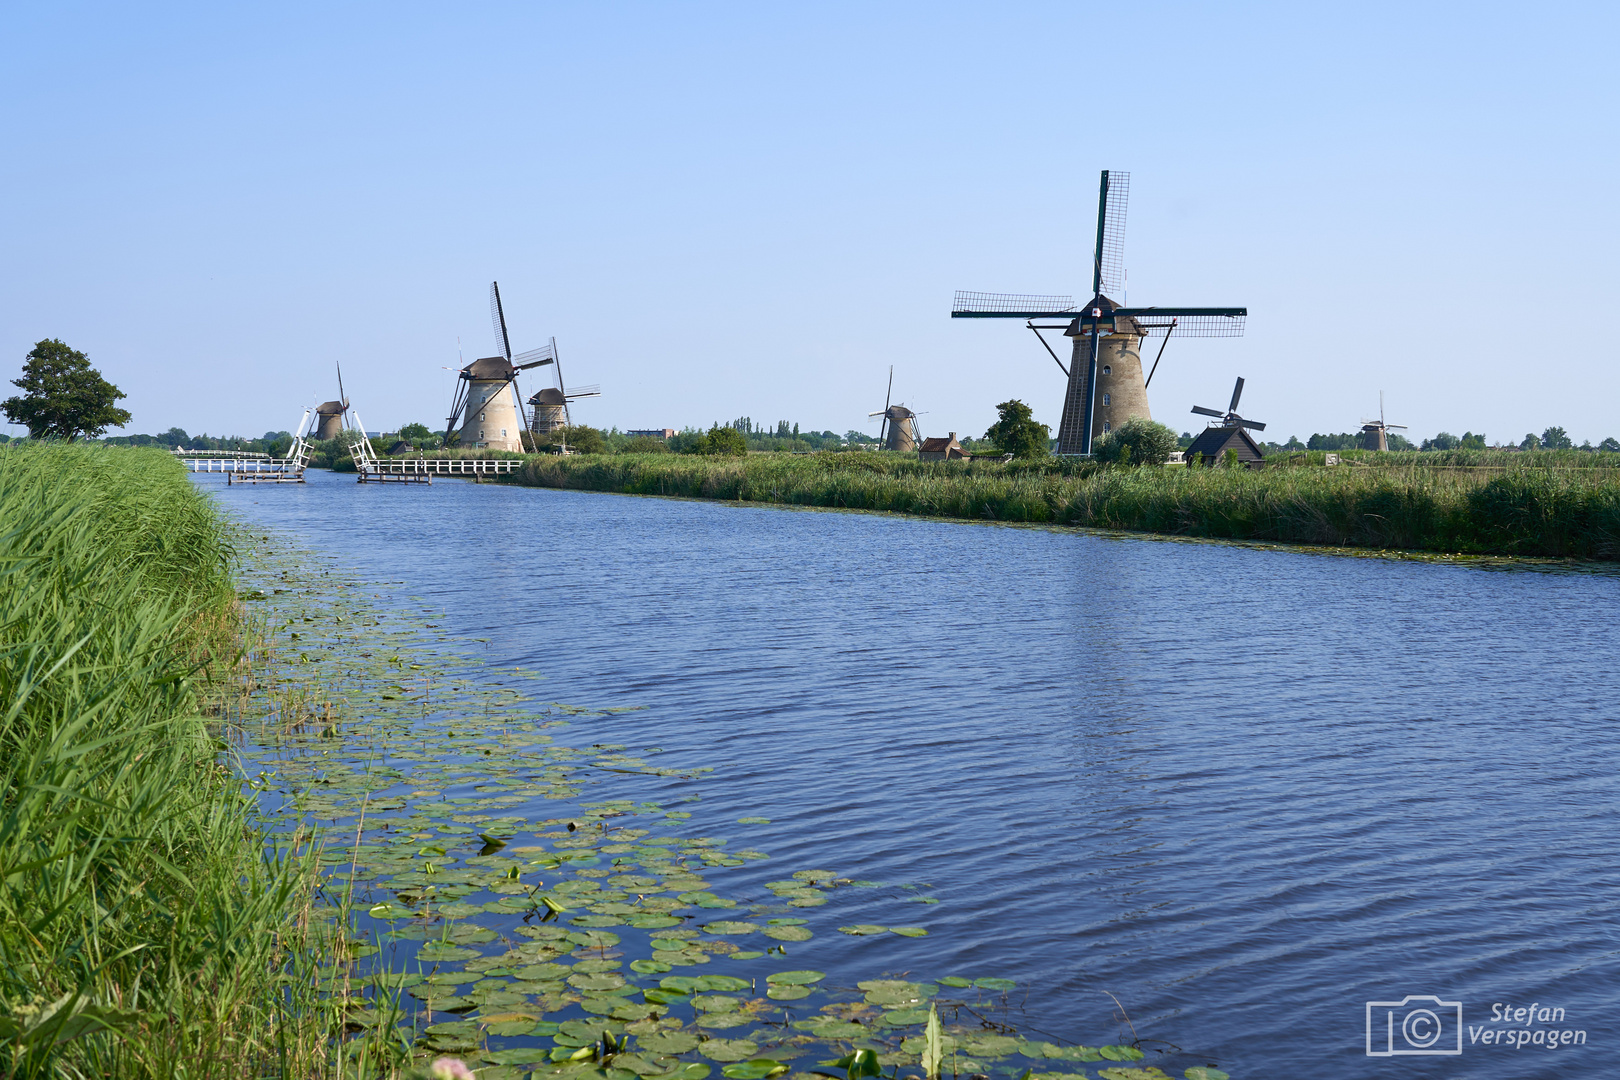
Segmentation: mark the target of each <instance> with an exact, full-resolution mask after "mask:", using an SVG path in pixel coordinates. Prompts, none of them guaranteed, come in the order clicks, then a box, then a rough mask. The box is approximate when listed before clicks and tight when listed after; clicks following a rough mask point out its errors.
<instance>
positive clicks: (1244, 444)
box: [1183, 378, 1266, 465]
mask: <svg viewBox="0 0 1620 1080" xmlns="http://www.w3.org/2000/svg"><path fill="white" fill-rule="evenodd" d="M1242 397H1243V379H1242V378H1239V379H1238V381H1237V384H1236V385H1235V386H1233V387H1232V403H1231V404H1230V405H1228V406H1227V407H1226V411H1225V412H1221V411H1220V410H1219V409H1207V408H1205V407H1204V406H1202V405H1194V406H1193V407H1192V411H1193V412H1195V413H1197V414H1199V415H1200V416H1213V417H1216V418H1217V419H1216V420H1214V421H1212V422H1211V423H1210V425H1209V426H1208V427H1206V428H1205V429H1204V430H1203V431H1202V432H1201V433H1200V434H1199V436H1198V438H1196V439H1194V440H1193V441H1192V445H1191V446H1189V447H1187V449H1186V451H1185V453H1184V454H1183V457H1184V458H1185V459H1186V461H1187V463H1188V464H1189V465H1196V464H1198V463H1199V462H1200V461H1218V460H1220V458H1221V457H1222V456H1223V455H1224V454H1225V453H1226V452H1227V451H1228V450H1232V451H1235V452H1236V453H1237V456H1238V460H1239V461H1259V460H1260V459H1261V458H1263V457H1265V456H1266V452H1265V450H1264V449H1263V448H1262V447H1261V446H1260V444H1259V443H1257V442H1255V441H1254V437H1253V436H1251V435H1250V434H1249V432H1248V431H1247V430H1245V429H1253V430H1254V431H1264V430H1266V425H1264V424H1262V423H1259V422H1258V421H1255V420H1245V419H1243V417H1242V416H1240V415H1238V411H1237V407H1238V400H1239V399H1240V398H1242Z"/></svg>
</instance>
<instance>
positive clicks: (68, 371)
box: [0, 338, 129, 442]
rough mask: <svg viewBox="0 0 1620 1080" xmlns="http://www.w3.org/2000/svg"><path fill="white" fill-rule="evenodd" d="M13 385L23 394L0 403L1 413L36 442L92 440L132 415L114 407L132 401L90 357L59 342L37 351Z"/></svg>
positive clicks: (50, 342) (40, 345)
mask: <svg viewBox="0 0 1620 1080" xmlns="http://www.w3.org/2000/svg"><path fill="white" fill-rule="evenodd" d="M11 385H13V386H15V387H17V388H18V389H19V390H21V391H22V393H21V394H20V395H17V396H16V397H9V398H7V399H6V400H5V401H0V412H4V413H5V414H6V418H7V419H8V420H10V421H11V422H12V423H13V424H24V425H26V426H27V428H28V434H29V435H30V436H31V437H33V438H36V439H66V440H67V441H69V442H72V441H73V440H74V439H77V438H78V437H79V436H80V435H85V436H88V437H90V438H92V439H93V438H95V437H96V436H98V435H100V434H101V433H102V432H104V431H106V430H107V429H108V428H110V427H123V426H124V425H125V424H127V423H129V411H128V410H127V409H120V408H118V407H117V406H116V405H115V404H113V403H114V402H116V401H117V400H118V399H120V398H122V397H126V396H128V395H126V394H125V393H124V392H123V391H122V390H120V389H118V387H116V386H114V385H113V384H112V383H110V382H108V381H107V380H106V379H104V378H102V377H101V372H99V371H97V370H96V369H95V368H93V367H91V366H90V358H89V357H88V356H85V355H84V353H82V352H79V351H78V350H77V349H70V348H68V347H67V345H66V344H64V343H63V342H61V341H58V340H57V339H55V338H46V339H45V340H44V341H41V342H39V343H38V344H36V345H35V346H34V347H33V349H32V350H31V351H30V352H29V353H28V357H27V362H26V363H24V364H23V377H22V378H20V379H13V380H12V382H11Z"/></svg>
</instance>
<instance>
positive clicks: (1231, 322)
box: [1122, 308, 1248, 338]
mask: <svg viewBox="0 0 1620 1080" xmlns="http://www.w3.org/2000/svg"><path fill="white" fill-rule="evenodd" d="M1122 310H1124V311H1127V312H1130V313H1131V314H1132V316H1133V317H1134V318H1135V319H1136V324H1137V325H1138V326H1140V327H1141V328H1142V329H1144V330H1146V331H1147V332H1148V336H1149V337H1152V336H1153V335H1154V334H1167V333H1169V332H1170V327H1171V325H1172V324H1171V322H1170V319H1169V317H1168V315H1169V313H1166V317H1165V318H1163V319H1160V318H1159V317H1158V316H1159V314H1160V313H1159V312H1158V311H1155V310H1154V309H1152V308H1148V309H1147V310H1146V311H1145V312H1143V311H1142V309H1141V308H1125V309H1122ZM1138 312H1142V313H1140V314H1138ZM1247 319H1248V316H1247V315H1177V316H1176V322H1175V323H1174V325H1175V328H1176V337H1178V338H1184V337H1242V336H1243V324H1244V322H1245V321H1246V320H1247Z"/></svg>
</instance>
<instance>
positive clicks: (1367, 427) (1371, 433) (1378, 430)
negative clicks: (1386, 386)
mask: <svg viewBox="0 0 1620 1080" xmlns="http://www.w3.org/2000/svg"><path fill="white" fill-rule="evenodd" d="M1405 430H1406V425H1405V424H1386V423H1384V392H1383V391H1382V390H1380V391H1378V419H1377V420H1363V421H1362V422H1361V448H1362V449H1363V450H1388V449H1389V433H1390V432H1392V431H1405Z"/></svg>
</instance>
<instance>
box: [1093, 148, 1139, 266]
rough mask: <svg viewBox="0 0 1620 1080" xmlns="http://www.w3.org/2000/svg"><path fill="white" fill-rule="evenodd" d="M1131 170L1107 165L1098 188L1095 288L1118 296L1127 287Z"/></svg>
mask: <svg viewBox="0 0 1620 1080" xmlns="http://www.w3.org/2000/svg"><path fill="white" fill-rule="evenodd" d="M1130 195H1131V174H1130V173H1128V172H1120V171H1118V170H1117V169H1104V170H1103V174H1102V186H1101V190H1099V191H1098V192H1097V253H1096V256H1095V258H1094V263H1095V266H1094V269H1093V272H1092V289H1093V291H1094V292H1095V293H1096V294H1098V295H1102V296H1107V295H1108V294H1110V293H1112V294H1113V295H1115V296H1118V295H1120V293H1121V292H1122V291H1123V290H1124V288H1125V208H1126V204H1127V203H1128V202H1129V201H1130Z"/></svg>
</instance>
